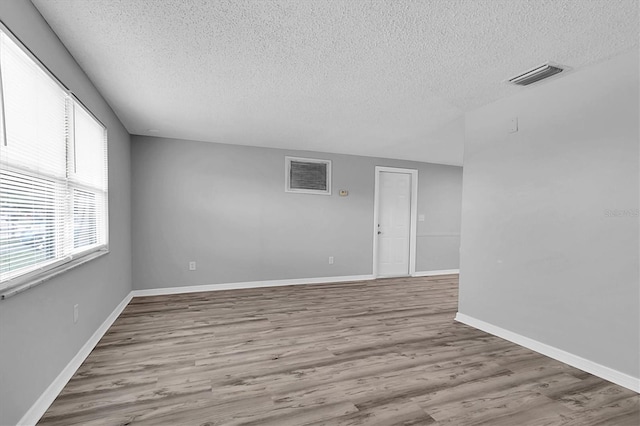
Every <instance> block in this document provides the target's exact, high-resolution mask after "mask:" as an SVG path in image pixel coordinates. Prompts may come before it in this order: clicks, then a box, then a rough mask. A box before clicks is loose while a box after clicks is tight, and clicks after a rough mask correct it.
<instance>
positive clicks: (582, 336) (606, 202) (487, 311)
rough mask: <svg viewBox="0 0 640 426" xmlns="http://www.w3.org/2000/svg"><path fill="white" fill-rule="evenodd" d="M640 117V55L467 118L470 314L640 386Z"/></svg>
mask: <svg viewBox="0 0 640 426" xmlns="http://www.w3.org/2000/svg"><path fill="white" fill-rule="evenodd" d="M512 117H518V119H519V131H518V132H517V133H512V134H510V133H508V132H507V127H508V121H509V120H510V119H511V118H512ZM638 117H639V110H638V52H637V50H636V51H633V52H629V53H627V54H625V55H621V56H618V57H616V58H614V59H612V60H609V61H607V62H603V63H599V64H596V65H593V66H591V67H588V68H585V69H583V70H578V71H576V72H574V73H571V74H568V75H566V76H562V77H561V78H558V79H555V80H552V81H549V82H544V83H541V84H540V85H538V86H533V87H530V88H527V89H524V90H522V92H520V93H519V94H518V95H516V96H513V97H510V98H508V99H503V100H501V101H498V102H496V103H493V104H491V105H488V106H485V107H483V108H480V109H478V110H476V111H473V112H471V113H469V114H467V117H466V141H465V159H464V188H463V208H462V246H461V277H460V301H459V303H460V305H459V311H460V312H461V313H463V314H466V315H469V316H471V317H474V318H476V319H479V320H482V321H485V322H488V323H490V324H493V325H496V326H499V327H502V328H504V329H507V330H510V331H513V332H515V333H519V334H521V335H523V336H526V337H529V338H531V339H535V340H537V341H540V342H542V343H546V344H548V345H551V346H554V347H556V348H560V349H563V350H565V351H567V352H570V353H572V354H575V355H578V356H581V357H583V358H586V359H588V360H591V361H594V362H596V363H599V364H601V365H604V366H607V367H610V368H613V369H615V370H618V371H620V372H623V373H626V374H629V375H631V376H634V377H640V371H639V369H640V359H639V356H640V355H639V353H640V341H639V339H640V307H639V303H640V294H639V291H640V290H639V282H640V279H639V276H638V272H639V269H638V268H639V260H638V259H639V253H638V242H639V241H638V231H639V226H638V215H637V209H638V207H639V201H638V198H639V187H638V172H639V167H638V154H639V150H638V140H639V134H638ZM615 210H619V211H620V212H617V213H615V212H613V213H612V211H615Z"/></svg>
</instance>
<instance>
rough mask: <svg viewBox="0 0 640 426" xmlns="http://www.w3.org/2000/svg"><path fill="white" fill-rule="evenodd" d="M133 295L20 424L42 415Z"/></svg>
mask: <svg viewBox="0 0 640 426" xmlns="http://www.w3.org/2000/svg"><path fill="white" fill-rule="evenodd" d="M132 297H133V295H132V294H131V293H129V294H128V295H127V296H126V297H125V298H124V300H122V302H120V304H119V305H118V306H116V308H115V309H114V310H113V312H111V314H110V315H109V316H108V317H107V319H106V320H104V322H103V323H102V324H101V325H100V327H99V328H98V329H97V330H96V332H95V333H93V335H92V336H91V337H90V338H89V340H88V341H87V343H85V344H84V345H83V346H82V348H80V350H79V351H78V353H77V354H76V355H75V356H74V357H73V359H72V360H71V361H70V362H69V364H67V366H66V367H65V368H64V369H63V370H62V372H60V374H58V377H56V378H55V379H54V381H53V382H52V383H51V384H50V385H49V387H48V388H47V389H46V390H45V391H44V392H43V393H42V395H40V398H38V399H37V400H36V402H35V403H34V404H33V405H32V406H31V408H29V411H27V412H26V414H25V415H24V416H22V419H20V421H19V422H18V424H19V425H21V426H23V425H24V426H26V425H35V424H36V423H37V422H38V420H40V418H41V417H42V416H43V415H44V413H45V412H46V411H47V409H48V408H49V406H51V404H52V403H53V401H54V400H55V399H56V397H57V396H58V395H59V394H60V392H61V391H62V389H63V388H64V387H65V386H66V384H67V383H68V382H69V380H70V379H71V377H73V375H74V373H75V372H76V371H77V370H78V368H80V366H81V365H82V363H83V362H84V360H85V359H86V358H87V357H88V356H89V354H90V353H91V351H92V350H93V348H94V347H95V346H96V345H97V344H98V342H99V341H100V339H101V338H102V336H104V334H105V333H106V332H107V330H109V327H111V325H112V324H113V322H114V321H115V320H116V319H117V318H118V316H120V314H121V313H122V311H123V310H124V308H125V307H126V306H127V304H129V302H130V301H131V299H132Z"/></svg>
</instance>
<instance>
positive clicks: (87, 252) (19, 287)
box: [0, 21, 109, 300]
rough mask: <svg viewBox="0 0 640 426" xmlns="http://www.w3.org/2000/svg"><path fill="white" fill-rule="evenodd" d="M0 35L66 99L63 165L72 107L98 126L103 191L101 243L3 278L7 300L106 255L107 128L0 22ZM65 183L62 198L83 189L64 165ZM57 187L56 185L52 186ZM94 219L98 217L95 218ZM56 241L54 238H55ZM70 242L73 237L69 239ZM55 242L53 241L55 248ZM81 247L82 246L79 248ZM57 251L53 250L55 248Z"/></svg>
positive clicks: (0, 115)
mask: <svg viewBox="0 0 640 426" xmlns="http://www.w3.org/2000/svg"><path fill="white" fill-rule="evenodd" d="M0 32H2V33H4V34H5V36H6V37H8V38H9V39H10V40H11V41H13V42H14V43H15V44H16V45H17V46H18V48H20V49H21V50H22V52H23V53H24V54H25V55H26V56H27V57H28V58H29V59H30V60H31V61H33V63H34V64H35V65H36V66H37V67H39V68H40V70H41V71H43V72H44V73H45V74H46V76H47V77H49V78H50V79H51V81H52V82H53V83H55V84H56V85H58V86H59V87H60V89H61V90H62V91H63V92H64V93H65V96H66V99H67V105H68V109H70V111H71V112H68V113H67V115H66V118H65V120H66V121H67V125H68V126H69V127H70V131H69V133H70V135H69V136H68V137H67V140H66V141H65V149H66V152H67V153H66V156H65V161H66V162H67V164H68V163H69V161H72V162H75V161H76V159H75V140H74V137H73V135H74V133H75V128H74V119H73V114H74V111H75V108H81V109H82V110H83V111H84V112H85V113H86V114H88V115H89V117H90V118H91V119H93V120H95V122H96V124H98V125H99V126H101V127H102V129H103V131H104V140H103V147H104V189H103V190H101V191H100V192H102V193H103V198H104V200H103V203H104V206H103V209H104V210H103V211H102V212H99V213H98V214H102V215H103V216H104V224H103V225H104V228H103V229H101V228H100V226H99V225H96V235H100V234H102V233H104V242H101V243H97V244H95V245H92V246H88V247H87V248H86V249H84V250H77V251H73V252H72V253H69V254H67V255H66V256H64V257H59V258H54V259H52V260H45V261H42V262H39V263H35V264H34V265H33V266H34V267H33V268H32V269H27V270H26V271H24V272H22V273H20V274H16V275H15V276H11V275H10V278H8V279H6V280H5V281H4V282H0V300H3V299H6V298H8V297H11V296H13V295H15V294H18V293H21V292H23V291H25V290H27V289H30V288H32V287H35V286H37V285H38V284H40V283H42V282H44V281H47V280H49V279H51V278H53V277H55V276H57V275H60V274H62V273H64V272H66V271H68V270H70V269H73V268H75V267H77V266H80V265H82V264H84V263H87V262H89V261H91V260H93V259H96V258H98V257H101V256H103V255H106V254H108V253H109V179H108V174H109V166H108V147H109V141H108V129H107V126H106V125H105V124H104V123H103V122H102V121H101V120H99V119H98V118H97V117H96V116H95V114H93V112H91V110H90V109H89V108H87V107H86V106H85V105H84V103H83V102H82V101H81V100H80V99H78V97H77V96H75V94H74V93H73V92H72V91H71V90H70V89H69V88H68V87H67V86H66V85H65V84H64V83H62V81H61V80H60V79H58V78H57V77H56V76H55V74H53V73H52V72H51V71H50V70H49V68H48V67H47V66H46V65H45V64H44V63H43V62H42V61H40V59H38V57H37V56H36V55H35V54H33V52H31V50H30V49H29V48H28V47H27V46H26V45H25V44H24V43H23V42H22V41H21V40H20V39H19V38H18V37H16V36H15V34H14V33H13V32H12V31H11V30H10V29H9V28H8V27H7V26H6V25H5V24H4V23H3V22H1V21H0ZM1 71H2V69H1V67H0V132H1V134H0V136H1V139H0V145H2V146H0V149H5V147H6V143H7V132H6V120H5V118H6V117H5V103H4V93H3V90H4V84H3V82H2V79H1V76H2V73H1ZM2 169H4V170H7V171H8V172H10V173H18V174H25V173H26V174H27V175H32V176H34V177H37V178H42V179H48V177H47V176H45V175H42V176H41V175H39V174H37V173H33V171H30V170H23V169H22V167H19V166H16V165H15V164H10V163H4V164H2ZM64 182H65V185H66V187H65V192H64V193H65V196H66V197H71V195H72V194H73V191H74V190H75V189H80V190H84V189H85V186H84V185H82V184H79V183H78V182H76V181H75V180H74V179H73V178H72V177H71V174H70V172H69V169H68V166H67V175H66V178H65V180H64ZM56 184H57V183H56ZM91 190H92V191H97V189H96V188H93V187H92V188H91ZM68 206H69V208H71V209H73V201H69V202H68ZM97 217H98V216H97ZM66 218H67V220H71V222H70V223H67V222H65V223H66V225H68V226H69V227H70V228H71V229H72V231H71V232H72V233H73V225H74V224H73V211H71V212H68V213H67V215H66ZM55 238H56V239H57V238H58V237H57V236H56V237H55ZM71 242H72V243H73V237H72V239H71ZM57 244H58V242H56V245H57ZM80 248H82V247H80ZM55 250H57V248H56V249H55Z"/></svg>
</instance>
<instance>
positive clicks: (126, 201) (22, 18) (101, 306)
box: [0, 0, 131, 425]
mask: <svg viewBox="0 0 640 426" xmlns="http://www.w3.org/2000/svg"><path fill="white" fill-rule="evenodd" d="M0 20H2V22H3V23H4V24H5V25H6V26H7V27H8V28H9V29H10V30H11V31H13V32H14V33H15V34H16V36H17V37H18V38H20V39H21V41H22V42H23V43H24V44H25V45H26V46H27V47H28V48H29V49H31V51H32V52H33V53H34V54H35V55H36V56H37V57H38V58H39V59H40V60H41V61H42V62H44V64H45V65H46V66H47V67H48V68H49V69H50V70H51V71H52V72H53V73H54V74H55V75H57V76H58V78H60V79H61V80H62V82H63V83H64V84H66V85H67V86H68V87H69V88H70V89H71V90H72V91H73V92H74V93H75V94H76V95H77V96H78V97H79V98H80V99H81V100H82V101H83V102H84V103H85V104H86V105H87V107H89V109H91V111H92V112H93V113H94V114H96V116H97V117H98V118H99V119H100V120H101V121H102V122H103V123H105V124H106V126H107V129H108V132H109V220H110V223H109V244H110V250H111V252H110V253H109V254H108V255H106V256H103V257H101V258H99V259H96V260H93V261H91V262H89V263H87V264H85V265H82V266H79V267H77V268H75V269H73V270H72V271H69V272H67V273H64V274H62V275H61V276H59V277H57V278H55V279H52V280H50V281H47V282H46V283H44V284H41V285H40V286H38V287H36V288H33V289H31V290H28V291H26V292H24V293H20V294H18V295H16V296H13V297H11V298H9V299H6V300H0V425H11V424H15V423H16V422H18V421H19V420H20V418H22V416H23V415H24V414H25V413H26V411H27V410H28V409H29V408H30V407H31V405H32V404H33V403H34V402H35V401H36V400H37V398H38V397H39V396H40V395H41V393H42V392H43V391H44V390H45V389H46V388H47V387H48V386H49V384H51V382H52V381H53V380H54V378H55V377H57V376H58V374H59V373H60V372H61V371H62V369H63V368H64V367H65V366H66V365H67V364H68V363H69V361H70V360H71V359H72V358H73V356H74V355H75V354H76V353H77V352H78V350H79V349H80V348H81V347H82V346H83V345H84V344H85V342H87V340H89V337H90V336H91V335H92V334H93V333H94V332H95V331H96V329H97V328H98V327H99V326H100V325H101V324H102V322H103V321H104V320H105V319H106V318H107V316H108V315H109V314H110V313H111V312H112V311H113V309H114V308H115V307H116V306H117V305H118V304H119V303H120V302H121V301H122V300H123V299H124V298H125V297H126V295H127V294H128V293H129V292H130V291H131V238H130V236H131V220H130V218H131V213H130V208H131V205H130V162H129V160H130V157H129V153H130V151H129V134H128V133H127V132H126V130H125V129H124V127H123V126H122V125H121V124H120V122H119V121H118V119H117V117H116V116H115V115H114V114H113V112H112V111H111V109H110V108H109V106H108V105H107V104H106V102H105V101H104V100H103V99H102V97H101V96H100V94H99V93H98V92H97V90H96V89H95V88H94V87H93V85H92V84H91V82H90V81H89V79H88V78H87V77H86V75H85V74H84V72H83V71H82V70H81V69H80V67H79V66H78V64H76V62H75V61H74V60H73V58H72V57H71V55H70V54H69V52H67V50H66V49H65V47H64V46H63V45H62V44H61V43H60V41H59V40H58V38H57V37H56V35H55V34H54V33H53V32H52V31H51V29H50V28H49V26H48V25H47V23H46V22H45V21H44V19H43V18H42V17H41V16H40V14H39V13H38V11H37V10H36V9H35V7H34V6H33V5H32V4H31V2H29V1H26V0H2V1H0ZM74 304H79V308H80V318H79V321H78V323H77V324H74V323H73V305H74Z"/></svg>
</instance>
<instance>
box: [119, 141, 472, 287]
mask: <svg viewBox="0 0 640 426" xmlns="http://www.w3.org/2000/svg"><path fill="white" fill-rule="evenodd" d="M131 146H132V160H131V161H132V200H133V201H132V203H133V206H132V213H133V219H132V220H133V256H134V270H133V282H134V288H135V289H149V288H162V287H180V286H190V285H206V284H219V283H234V282H246V281H261V280H282V279H299V278H317V277H334V276H351V275H367V274H371V273H372V260H373V199H374V173H375V166H377V165H379V166H395V167H405V168H415V169H417V170H418V173H419V195H418V213H419V214H424V216H425V221H424V222H419V226H418V235H419V237H418V241H419V243H418V255H417V258H418V262H417V269H418V270H421V268H431V269H438V270H439V269H456V268H457V267H458V257H459V245H458V242H457V238H459V226H460V208H461V193H462V192H461V191H462V186H461V176H462V169H461V168H460V167H456V166H444V165H434V164H427V163H418V162H407V161H399V160H384V159H379V158H368V157H357V156H349V155H337V154H324V153H311V152H296V151H286V150H279V149H268V148H255V147H247V146H234V145H225V144H217V143H208V142H196V141H185V140H175V139H165V138H153V137H146V136H132V145H131ZM285 155H294V156H300V157H311V158H323V159H329V160H331V161H332V170H333V176H332V183H333V185H332V187H333V193H332V195H331V196H326V195H309V194H292V193H287V192H285V191H284V185H285V182H284V178H285V173H284V164H285ZM341 189H346V190H348V191H349V195H348V196H347V197H340V196H339V195H338V191H339V190H341ZM452 241H453V242H452ZM453 246H455V247H453ZM329 256H333V257H334V264H333V265H330V264H329V263H328V258H329ZM189 261H195V262H197V263H196V264H197V269H196V270H195V271H189V270H188V262H189Z"/></svg>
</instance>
